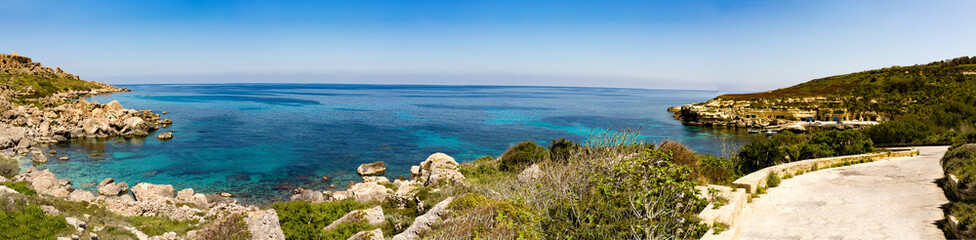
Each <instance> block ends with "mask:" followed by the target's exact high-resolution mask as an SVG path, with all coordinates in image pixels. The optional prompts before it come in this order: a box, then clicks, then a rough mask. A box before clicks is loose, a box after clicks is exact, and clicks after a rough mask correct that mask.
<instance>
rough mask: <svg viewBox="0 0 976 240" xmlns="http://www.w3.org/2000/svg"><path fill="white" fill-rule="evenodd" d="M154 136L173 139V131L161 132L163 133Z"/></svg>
mask: <svg viewBox="0 0 976 240" xmlns="http://www.w3.org/2000/svg"><path fill="white" fill-rule="evenodd" d="M156 138H158V139H159V140H168V139H173V133H171V132H163V133H160V134H159V136H156Z"/></svg>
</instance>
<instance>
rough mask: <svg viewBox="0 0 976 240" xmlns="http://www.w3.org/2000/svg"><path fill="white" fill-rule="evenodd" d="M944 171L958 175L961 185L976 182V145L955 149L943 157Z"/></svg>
mask: <svg viewBox="0 0 976 240" xmlns="http://www.w3.org/2000/svg"><path fill="white" fill-rule="evenodd" d="M941 163H942V169H943V171H945V173H947V174H950V173H951V174H953V175H956V177H958V178H959V181H960V183H963V184H970V183H973V182H976V144H966V145H962V146H959V147H955V148H953V149H952V150H949V151H948V152H946V154H945V156H942V161H941Z"/></svg>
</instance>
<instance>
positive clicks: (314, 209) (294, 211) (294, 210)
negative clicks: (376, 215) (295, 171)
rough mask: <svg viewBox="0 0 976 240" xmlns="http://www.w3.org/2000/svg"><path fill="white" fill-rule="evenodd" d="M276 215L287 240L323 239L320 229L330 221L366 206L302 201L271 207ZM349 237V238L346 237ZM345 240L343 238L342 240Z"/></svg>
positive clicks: (277, 204) (346, 202)
mask: <svg viewBox="0 0 976 240" xmlns="http://www.w3.org/2000/svg"><path fill="white" fill-rule="evenodd" d="M271 208H274V209H275V211H276V212H277V213H278V222H280V223H281V230H282V231H283V232H284V233H285V238H287V239H323V237H325V236H326V234H329V236H331V237H335V235H332V234H333V233H326V232H323V231H322V229H323V228H325V226H328V225H329V224H330V223H332V221H335V220H336V219H339V218H341V217H342V216H343V215H346V213H349V212H351V211H353V210H358V209H365V208H367V206H366V205H364V204H362V203H359V202H356V201H354V200H351V199H348V200H343V201H338V202H323V203H309V202H304V201H295V202H279V203H274V204H272V205H271ZM346 237H349V236H346ZM343 239H345V238H343Z"/></svg>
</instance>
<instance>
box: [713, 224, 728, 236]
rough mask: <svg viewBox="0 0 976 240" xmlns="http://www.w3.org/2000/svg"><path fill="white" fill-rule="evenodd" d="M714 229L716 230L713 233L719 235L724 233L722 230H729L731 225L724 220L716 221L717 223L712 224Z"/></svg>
mask: <svg viewBox="0 0 976 240" xmlns="http://www.w3.org/2000/svg"><path fill="white" fill-rule="evenodd" d="M712 230H714V231H713V232H712V234H714V235H719V234H722V232H724V231H725V230H729V225H728V224H725V223H723V222H715V224H714V225H712Z"/></svg>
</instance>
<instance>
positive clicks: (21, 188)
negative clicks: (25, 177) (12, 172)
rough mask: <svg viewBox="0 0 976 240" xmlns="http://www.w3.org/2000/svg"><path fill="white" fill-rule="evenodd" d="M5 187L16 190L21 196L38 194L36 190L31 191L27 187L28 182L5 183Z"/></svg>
mask: <svg viewBox="0 0 976 240" xmlns="http://www.w3.org/2000/svg"><path fill="white" fill-rule="evenodd" d="M3 185H4V186H7V187H8V188H10V189H13V190H16V191H17V192H19V193H20V194H24V195H27V196H34V195H37V192H36V191H34V189H31V188H30V186H28V185H27V182H5V183H3Z"/></svg>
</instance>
